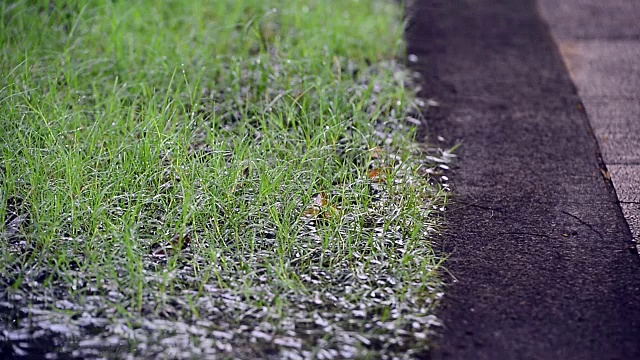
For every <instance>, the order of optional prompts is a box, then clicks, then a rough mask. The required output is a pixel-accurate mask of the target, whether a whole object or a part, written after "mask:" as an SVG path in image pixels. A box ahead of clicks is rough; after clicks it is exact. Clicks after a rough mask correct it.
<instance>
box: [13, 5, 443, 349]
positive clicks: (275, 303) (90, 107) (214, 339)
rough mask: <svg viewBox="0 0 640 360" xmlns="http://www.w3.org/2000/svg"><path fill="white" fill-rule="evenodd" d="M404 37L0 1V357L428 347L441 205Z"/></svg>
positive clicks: (345, 24)
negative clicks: (416, 114) (1, 340)
mask: <svg viewBox="0 0 640 360" xmlns="http://www.w3.org/2000/svg"><path fill="white" fill-rule="evenodd" d="M401 25H402V24H401V7H400V6H398V4H397V3H395V2H391V1H383V0H360V1H341V0H340V1H338V0H322V1H321V0H305V1H294V2H291V1H279V0H270V1H263V0H242V1H237V0H234V1H231V0H220V1H215V2H208V1H186V0H177V1H150V0H140V1H134V2H127V1H115V0H113V1H107V0H102V1H99V0H98V1H91V2H89V1H81V0H78V1H66V2H56V1H36V0H31V1H16V2H4V3H2V5H0V27H1V28H0V44H1V45H2V50H0V71H1V72H2V73H3V74H5V76H4V77H3V79H2V80H0V109H1V110H0V136H1V138H2V139H3V140H2V141H1V142H0V164H1V165H2V172H1V173H0V181H1V187H0V231H1V232H2V239H1V240H0V253H1V255H0V284H1V285H0V288H1V289H3V290H2V292H1V294H0V296H1V297H2V298H1V299H0V300H1V304H0V307H1V309H2V311H0V320H2V324H3V325H2V326H3V327H6V329H7V330H6V331H5V333H4V337H5V340H7V341H10V342H11V345H7V346H6V347H4V348H3V351H13V352H14V353H15V354H18V353H20V352H29V351H43V352H47V351H54V348H56V347H59V346H60V345H61V344H62V348H60V349H59V350H58V351H62V352H68V353H71V354H75V355H76V356H80V357H91V356H102V355H104V354H109V353H111V354H113V352H114V351H116V353H118V352H130V353H132V354H135V355H136V356H138V357H145V358H146V357H149V358H151V357H155V356H158V355H162V356H167V357H186V358H189V357H202V356H209V355H211V356H221V357H234V358H255V357H273V358H291V359H296V358H311V357H317V358H325V359H329V358H346V357H367V356H372V357H383V358H384V357H388V358H390V357H394V356H400V355H402V354H404V355H405V356H415V355H416V354H417V353H419V352H420V351H424V350H425V349H427V348H428V335H429V334H430V327H431V326H432V325H434V324H435V323H436V322H437V321H436V319H435V318H434V317H433V316H432V315H431V311H432V307H433V304H434V302H435V300H436V299H437V297H438V296H439V295H438V292H437V289H438V279H437V277H436V276H435V271H436V269H437V266H438V264H439V261H440V260H439V259H438V258H437V257H436V256H435V255H434V254H433V252H432V250H431V246H430V233H431V232H433V228H434V227H436V225H437V224H436V221H437V216H436V215H437V213H438V212H439V211H440V208H441V207H442V206H443V205H444V201H445V192H444V190H443V187H442V186H440V185H438V184H437V183H434V182H433V181H432V180H431V179H432V177H431V176H430V174H434V173H437V171H434V168H435V167H436V165H434V164H432V163H428V162H425V161H423V159H425V158H427V157H425V156H423V155H424V154H425V152H427V151H428V149H426V148H425V147H424V146H423V145H420V144H418V143H416V142H414V141H413V139H414V137H415V133H416V128H415V126H414V125H412V123H411V122H407V121H405V120H406V119H407V117H408V116H409V114H410V113H411V111H414V110H415V109H416V106H415V101H414V96H413V93H412V92H411V90H410V88H408V87H407V86H406V85H407V83H408V82H410V81H411V79H412V77H411V76H410V73H408V72H407V71H405V70H404V69H403V68H402V67H401V66H400V65H398V64H397V63H396V62H395V59H396V58H397V57H398V56H399V55H400V54H402V51H403V43H402V41H401V39H402V26H401ZM414 122H415V121H414ZM432 155H433V154H432ZM441 155H445V156H444V157H441V160H442V158H444V160H446V155H447V153H446V152H444V153H443V154H441ZM428 158H430V159H434V157H433V156H431V157H428ZM444 160H443V161H444ZM26 337H28V338H30V339H35V342H32V343H30V344H31V345H29V346H31V347H32V348H31V349H29V346H27V345H24V344H27V343H25V342H24V341H23V340H24V339H25V338H26ZM16 339H18V340H20V341H22V342H21V343H22V344H23V345H24V346H26V348H20V346H18V345H15V344H17V343H16V342H15V341H18V340H16ZM38 339H39V340H38ZM46 339H49V340H46ZM51 339H53V340H51ZM12 341H13V342H12ZM47 341H48V342H47ZM34 344H35V345H34ZM7 349H8V350H7Z"/></svg>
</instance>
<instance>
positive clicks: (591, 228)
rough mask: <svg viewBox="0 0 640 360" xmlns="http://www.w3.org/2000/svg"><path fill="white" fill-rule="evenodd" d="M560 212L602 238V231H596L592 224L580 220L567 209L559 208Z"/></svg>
mask: <svg viewBox="0 0 640 360" xmlns="http://www.w3.org/2000/svg"><path fill="white" fill-rule="evenodd" d="M560 212H562V213H563V214H565V215H568V216H570V217H572V218H574V219H576V220H577V221H578V222H579V223H580V224H582V225H584V226H586V227H588V228H589V229H590V230H591V231H593V232H594V233H596V234H597V235H598V236H599V237H600V239H602V240H604V235H602V233H601V232H600V231H598V230H597V229H596V228H594V227H593V226H591V224H589V223H588V222H586V221H584V220H582V219H581V218H579V217H578V216H575V215H573V214H572V213H570V212H568V211H564V210H560Z"/></svg>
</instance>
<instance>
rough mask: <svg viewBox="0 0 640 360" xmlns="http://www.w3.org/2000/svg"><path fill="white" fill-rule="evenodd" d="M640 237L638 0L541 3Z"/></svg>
mask: <svg viewBox="0 0 640 360" xmlns="http://www.w3.org/2000/svg"><path fill="white" fill-rule="evenodd" d="M538 4H539V7H540V10H541V14H542V16H543V18H544V19H545V20H546V21H547V23H548V24H549V25H550V27H551V30H552V31H551V33H552V35H553V37H554V39H555V40H556V43H557V44H558V48H559V49H560V53H561V54H562V57H563V59H564V61H565V64H566V65H567V67H568V68H569V73H570V74H571V77H572V78H573V81H574V83H575V84H576V86H577V87H578V94H579V95H580V98H581V99H582V101H583V103H584V106H585V109H586V111H587V114H588V116H589V120H590V122H591V125H592V127H593V130H594V133H595V134H596V138H597V139H598V144H599V145H600V149H601V150H602V157H603V160H604V162H605V164H606V165H607V168H608V169H609V173H610V177H611V179H612V181H613V184H614V187H615V189H616V193H617V195H618V199H619V200H620V204H621V207H622V212H623V213H624V215H625V218H626V219H627V222H628V223H629V225H630V227H631V232H632V234H633V235H634V238H635V240H636V242H638V241H639V239H640V1H637V0H608V1H601V0H563V1H557V0H539V1H538Z"/></svg>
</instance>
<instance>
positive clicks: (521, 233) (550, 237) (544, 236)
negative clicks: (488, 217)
mask: <svg viewBox="0 0 640 360" xmlns="http://www.w3.org/2000/svg"><path fill="white" fill-rule="evenodd" d="M498 235H526V236H538V237H543V238H547V239H553V237H552V236H549V235H547V234H537V233H529V232H519V231H515V232H500V233H498Z"/></svg>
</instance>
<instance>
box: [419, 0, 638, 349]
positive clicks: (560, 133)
mask: <svg viewBox="0 0 640 360" xmlns="http://www.w3.org/2000/svg"><path fill="white" fill-rule="evenodd" d="M412 7H413V8H412V9H411V10H410V17H411V20H410V24H409V30H408V33H407V38H408V42H409V49H408V50H409V53H410V54H415V55H417V56H418V59H419V61H418V63H417V64H416V65H415V67H416V69H417V70H418V71H420V72H421V73H422V74H423V76H424V84H423V87H424V89H423V92H422V96H424V97H428V98H433V99H435V100H437V101H438V102H439V103H440V106H439V107H435V108H431V109H430V110H429V111H427V112H426V114H425V117H426V118H427V121H428V126H429V128H430V132H431V133H432V134H438V135H442V136H444V137H445V138H446V139H447V140H448V141H449V142H450V143H451V144H453V143H455V142H457V141H462V142H463V146H462V148H461V151H460V153H459V155H460V161H459V164H458V167H457V168H456V169H455V170H454V171H453V175H452V179H453V186H454V192H455V194H456V195H455V198H454V200H453V203H452V205H451V207H450V210H449V215H448V219H447V223H448V230H447V231H446V234H445V236H444V238H443V239H442V244H443V251H445V252H446V253H449V254H451V255H450V259H449V260H448V262H447V267H448V270H449V271H450V272H451V273H452V274H453V275H454V276H455V278H456V279H457V281H456V282H455V283H452V284H451V285H450V287H449V288H448V290H447V292H446V294H447V295H446V296H445V299H444V301H443V304H442V306H441V310H440V314H439V316H440V318H441V319H442V320H443V322H444V328H443V331H442V335H441V337H440V338H439V339H438V341H436V344H435V348H434V352H433V354H432V355H433V358H435V359H640V258H639V257H638V255H637V252H636V248H635V246H633V244H632V235H631V232H630V230H629V226H628V224H627V222H626V220H625V218H624V217H623V214H622V208H621V206H620V203H619V202H618V199H617V197H616V194H615V191H614V188H613V186H612V184H611V182H610V181H609V180H608V179H607V177H608V176H603V174H607V171H608V169H607V167H606V165H605V162H604V161H603V157H602V153H601V151H600V148H599V147H598V143H597V141H596V137H595V134H594V130H593V127H592V125H591V124H590V122H589V118H588V115H587V112H586V111H585V106H584V104H583V102H582V99H581V98H580V96H578V93H577V88H576V86H575V85H574V82H573V80H572V78H571V76H570V74H569V71H568V69H567V67H566V66H565V63H564V62H563V58H562V56H561V55H560V52H559V49H558V47H557V45H556V43H555V42H554V41H553V39H552V36H551V34H550V30H549V28H548V27H547V25H546V23H545V22H544V21H543V19H542V18H541V16H540V14H539V13H538V9H537V7H536V3H535V1H533V0H485V1H471V0H439V1H438V0H422V1H421V0H416V1H415V2H414V4H413V6H412Z"/></svg>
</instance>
